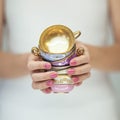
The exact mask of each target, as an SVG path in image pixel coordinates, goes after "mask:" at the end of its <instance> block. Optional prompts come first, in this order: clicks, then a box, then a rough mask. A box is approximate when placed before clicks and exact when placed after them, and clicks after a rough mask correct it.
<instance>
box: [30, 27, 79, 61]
mask: <svg viewBox="0 0 120 120" xmlns="http://www.w3.org/2000/svg"><path fill="white" fill-rule="evenodd" d="M80 34H81V33H80V31H77V32H74V33H73V32H72V31H71V30H70V29H69V28H68V27H66V26H64V25H53V26H50V27H48V28H47V29H45V30H44V31H43V32H42V34H41V36H40V40H39V45H38V48H37V47H33V48H32V53H33V54H34V55H38V56H39V55H41V56H42V57H43V59H45V60H47V61H56V60H61V59H63V58H65V57H66V56H68V55H69V54H70V53H71V50H72V49H73V47H74V45H75V39H76V38H78V37H79V36H80Z"/></svg>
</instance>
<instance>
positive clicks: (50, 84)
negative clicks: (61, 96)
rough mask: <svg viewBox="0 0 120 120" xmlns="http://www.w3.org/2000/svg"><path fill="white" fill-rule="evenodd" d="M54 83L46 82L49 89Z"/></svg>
mask: <svg viewBox="0 0 120 120" xmlns="http://www.w3.org/2000/svg"><path fill="white" fill-rule="evenodd" d="M53 83H54V82H53V81H52V80H48V81H47V82H46V85H47V86H49V87H51V86H52V85H53Z"/></svg>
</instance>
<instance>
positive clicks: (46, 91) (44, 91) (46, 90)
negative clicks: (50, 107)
mask: <svg viewBox="0 0 120 120" xmlns="http://www.w3.org/2000/svg"><path fill="white" fill-rule="evenodd" d="M42 92H43V93H46V94H50V93H51V92H52V90H51V88H46V89H44V90H42Z"/></svg>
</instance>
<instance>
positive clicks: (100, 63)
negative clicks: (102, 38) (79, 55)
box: [86, 44, 120, 72]
mask: <svg viewBox="0 0 120 120" xmlns="http://www.w3.org/2000/svg"><path fill="white" fill-rule="evenodd" d="M86 46H87V48H88V50H89V52H90V58H91V65H92V67H93V68H97V69H100V70H103V71H107V72H110V71H120V44H118V45H117V44H114V45H112V46H107V47H96V46H92V45H86Z"/></svg>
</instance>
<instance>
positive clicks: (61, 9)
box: [2, 0, 115, 120]
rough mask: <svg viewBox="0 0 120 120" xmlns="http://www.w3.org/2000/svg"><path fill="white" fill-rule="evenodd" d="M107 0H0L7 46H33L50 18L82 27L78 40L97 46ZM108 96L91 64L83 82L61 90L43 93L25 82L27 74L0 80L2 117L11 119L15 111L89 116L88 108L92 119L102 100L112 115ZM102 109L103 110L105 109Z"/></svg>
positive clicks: (23, 49) (43, 115) (16, 50)
mask: <svg viewBox="0 0 120 120" xmlns="http://www.w3.org/2000/svg"><path fill="white" fill-rule="evenodd" d="M107 2H108V1H107V0H59V1H58V0H52V1H50V0H43V1H42V0H19V1H16V0H6V4H5V5H6V7H5V10H6V11H5V12H6V18H7V27H8V31H9V41H8V43H9V47H10V50H11V51H12V52H14V53H24V52H29V51H30V50H31V48H32V47H33V46H36V45H38V40H39V36H40V34H41V32H42V31H43V30H44V29H45V28H46V27H48V26H50V25H53V24H63V25H66V26H68V27H70V28H71V29H72V31H76V30H80V31H81V32H82V35H81V36H80V38H79V40H80V41H82V42H85V43H89V44H93V45H99V46H103V45H104V44H105V40H106V39H107V22H108V6H107ZM112 100H113V93H112V90H111V86H110V83H109V82H108V81H107V77H106V75H105V74H104V73H102V72H100V71H97V70H93V71H92V76H91V78H89V79H87V80H86V81H85V82H84V83H83V85H81V86H80V87H78V88H75V89H74V90H73V91H72V92H71V93H70V94H66V95H64V94H58V95H56V94H51V95H44V94H43V93H41V92H40V91H39V90H38V91H35V90H33V89H32V87H31V78H30V77H29V76H26V77H24V78H19V79H17V80H16V81H9V80H8V81H6V82H5V83H4V85H3V91H2V104H3V105H4V106H5V107H6V108H8V109H7V111H6V110H5V109H3V118H4V119H3V120H8V118H9V117H8V116H11V115H12V118H13V119H11V120H16V119H17V120H18V116H20V113H21V115H22V116H23V117H22V116H20V118H22V120H24V119H25V120H27V119H29V120H33V119H34V118H36V119H38V118H39V119H45V120H48V119H50V120H51V119H52V120H56V119H58V120H59V119H60V120H61V119H62V120H64V119H66V118H67V117H68V116H69V120H73V119H74V117H75V116H77V117H76V119H79V120H80V119H81V120H88V119H92V120H94V119H93V116H92V115H94V113H95V114H96V116H98V119H99V116H102V109H100V111H99V110H98V109H99V108H100V106H99V104H100V105H101V103H102V105H103V106H104V103H106V104H110V105H111V106H113V107H111V108H112V109H113V116H114V115H115V114H114V103H113V101H112ZM111 101H112V102H111ZM10 108H11V109H10ZM91 110H93V112H92V111H91ZM97 110H98V111H97ZM106 111H107V112H109V109H106ZM89 112H91V113H89ZM14 113H15V114H16V115H15V116H14V115H13V114H14ZM86 113H87V114H88V116H87V115H86ZM6 114H7V115H6ZM68 114H69V115H68ZM106 115H107V114H106ZM6 116H7V117H6ZM57 116H59V117H58V118H57ZM63 116H64V117H63ZM114 117H115V116H114ZM111 118H112V117H111ZM111 118H110V119H109V118H107V117H106V119H105V120H108V119H109V120H112V119H111ZM96 119H97V117H96ZM96 119H95V120H96ZM98 119H97V120H98ZM20 120H21V119H20ZM102 120H103V119H102Z"/></svg>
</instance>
